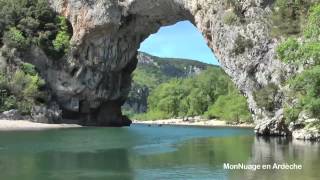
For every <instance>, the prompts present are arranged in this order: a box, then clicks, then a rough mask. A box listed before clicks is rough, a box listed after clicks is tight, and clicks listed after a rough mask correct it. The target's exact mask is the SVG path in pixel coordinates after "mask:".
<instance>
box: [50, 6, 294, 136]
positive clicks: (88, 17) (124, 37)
mask: <svg viewBox="0 0 320 180" xmlns="http://www.w3.org/2000/svg"><path fill="white" fill-rule="evenodd" d="M49 2H50V3H51V7H52V8H53V9H54V10H55V11H57V12H58V13H60V14H62V15H64V16H65V17H67V18H68V19H69V20H70V22H71V24H72V27H73V33H74V34H73V37H72V40H71V41H72V48H71V50H70V52H69V53H68V56H67V57H66V58H65V59H64V60H61V61H63V63H60V64H63V66H61V65H60V66H59V67H55V68H50V69H49V70H48V71H47V72H46V74H48V75H47V80H48V82H49V84H50V87H51V88H52V91H53V92H54V93H55V95H56V97H57V99H58V102H59V104H60V106H61V107H62V108H63V109H64V111H65V112H70V114H71V115H77V114H79V113H83V114H90V116H91V119H96V120H97V122H96V123H98V124H100V125H122V124H123V123H124V124H126V123H128V122H126V120H125V118H122V115H121V110H120V106H121V105H122V104H123V103H124V102H125V99H126V97H127V96H128V93H129V90H130V84H131V73H132V72H133V71H134V69H135V67H136V64H137V58H136V56H137V49H138V48H139V44H140V43H141V42H142V41H143V40H144V39H146V38H147V37H148V36H149V35H150V34H152V33H155V32H156V31H157V30H158V29H159V28H160V27H161V26H165V25H170V24H173V23H176V22H178V21H181V20H189V21H190V22H192V23H193V24H194V25H195V26H196V27H197V28H198V29H199V31H200V32H201V33H202V34H203V36H204V37H205V39H206V40H207V44H208V46H209V47H210V48H211V49H212V51H213V52H214V54H215V55H216V56H217V57H218V59H219V62H220V64H221V65H222V67H223V69H224V70H225V71H226V73H227V74H228V75H229V76H230V77H231V78H232V80H233V81H234V83H235V84H236V85H237V87H238V88H239V89H240V90H241V91H242V92H243V93H244V94H245V95H246V97H247V98H248V103H249V107H250V109H251V111H252V113H253V115H254V119H255V122H256V123H257V124H258V125H259V124H262V125H261V126H258V127H257V132H258V133H263V134H268V133H269V134H275V135H281V134H282V135H285V134H286V133H287V131H286V128H285V127H284V126H282V123H281V122H282V106H281V104H282V100H283V95H282V93H281V88H280V83H281V81H282V80H283V79H286V77H287V76H288V74H290V73H291V72H290V68H288V67H287V66H286V65H284V64H282V63H281V62H280V61H278V60H277V59H276V57H275V47H276V45H277V40H275V39H272V38H271V35H270V29H269V27H270V26H269V24H270V22H269V19H270V18H268V17H269V15H270V13H271V10H270V6H271V5H272V2H273V1H270V0H239V1H236V2H235V3H230V2H228V1H225V0H161V1H160V0H119V1H115V0H95V1H93V0H82V1H78V0H49ZM270 84H273V85H275V86H276V87H277V88H278V89H279V90H277V91H276V93H274V94H273V106H274V107H273V108H272V109H266V108H265V107H261V106H258V105H257V103H256V101H255V98H254V93H255V92H256V91H258V90H259V89H263V88H264V87H268V85H270ZM92 117H94V118H92ZM123 119H124V120H123ZM122 121H124V122H122ZM270 130H272V131H270Z"/></svg>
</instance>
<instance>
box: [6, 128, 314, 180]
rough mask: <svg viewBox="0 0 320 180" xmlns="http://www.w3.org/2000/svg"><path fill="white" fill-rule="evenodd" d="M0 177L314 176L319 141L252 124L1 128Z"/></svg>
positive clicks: (51, 179) (45, 179)
mask: <svg viewBox="0 0 320 180" xmlns="http://www.w3.org/2000/svg"><path fill="white" fill-rule="evenodd" d="M0 147H1V149H0V172H1V173H0V179H1V180H2V179H4V180H20V179H21V180H22V179H23V180H65V179H67V180H88V179H90V180H92V179H93V180H100V179H101V180H102V179H103V180H105V179H108V180H109V179H111V180H112V179H120V180H133V179H134V180H140V179H148V180H149V179H150V180H153V179H169V180H170V179H188V180H189V179H196V180H198V179H200V180H201V179H222V180H223V179H237V180H238V179H252V180H256V179H259V180H260V179H272V180H273V179H290V180H295V179H299V180H300V179H306V180H307V179H308V180H318V179H320V173H319V170H318V169H319V168H320V146H319V144H318V143H310V142H303V141H294V140H290V139H284V138H259V137H255V136H253V135H252V130H246V129H232V128H217V129H202V128H176V127H162V128H155V127H153V128H149V127H141V126H140V127H133V128H130V129H82V130H63V131H44V132H11V133H0ZM224 163H230V164H236V163H245V164H261V165H262V164H273V163H296V164H302V165H303V170H302V171H301V170H296V171H292V170H282V171H281V170H257V171H250V170H226V169H223V164H224Z"/></svg>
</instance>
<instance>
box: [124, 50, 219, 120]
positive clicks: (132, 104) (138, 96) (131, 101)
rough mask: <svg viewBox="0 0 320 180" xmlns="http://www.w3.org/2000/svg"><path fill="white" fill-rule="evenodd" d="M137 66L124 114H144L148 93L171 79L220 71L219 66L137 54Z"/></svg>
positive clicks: (141, 53)
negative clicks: (215, 70) (211, 69)
mask: <svg viewBox="0 0 320 180" xmlns="http://www.w3.org/2000/svg"><path fill="white" fill-rule="evenodd" d="M137 57H138V66H137V69H136V70H135V71H134V73H133V83H132V89H131V92H130V94H129V98H128V99H127V101H126V104H125V105H124V106H123V110H124V112H126V113H130V114H132V113H144V112H146V111H147V99H148V96H149V94H150V92H151V91H152V90H153V89H154V88H155V87H157V86H158V85H160V84H161V83H164V82H167V81H169V80H171V79H173V78H186V77H190V76H194V75H198V74H200V73H201V72H202V71H203V70H206V69H207V68H208V67H212V68H214V69H217V71H220V70H221V68H220V67H219V66H215V65H210V64H206V63H202V62H199V61H194V60H188V59H176V58H160V57H156V56H152V55H150V54H147V53H144V52H139V54H138V56H137Z"/></svg>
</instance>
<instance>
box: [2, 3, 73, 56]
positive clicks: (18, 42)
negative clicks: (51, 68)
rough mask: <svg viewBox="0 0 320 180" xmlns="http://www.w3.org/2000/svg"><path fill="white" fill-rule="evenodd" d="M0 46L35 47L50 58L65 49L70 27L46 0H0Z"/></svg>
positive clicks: (22, 49)
mask: <svg viewBox="0 0 320 180" xmlns="http://www.w3.org/2000/svg"><path fill="white" fill-rule="evenodd" d="M0 17H1V19H0V45H3V44H5V45H7V46H9V47H10V48H17V49H18V50H20V51H24V50H28V49H29V48H31V47H32V46H38V47H40V48H42V49H43V50H44V52H45V53H46V54H47V55H48V56H50V57H52V58H54V59H59V58H61V57H62V56H63V55H64V54H65V52H66V51H67V50H68V48H69V41H70V38H71V36H72V28H71V26H70V24H69V23H68V21H67V20H66V18H64V17H62V16H58V15H57V14H56V13H55V12H53V10H52V9H51V8H50V7H49V3H48V1H47V0H0Z"/></svg>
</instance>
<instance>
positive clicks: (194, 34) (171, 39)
mask: <svg viewBox="0 0 320 180" xmlns="http://www.w3.org/2000/svg"><path fill="white" fill-rule="evenodd" d="M139 51H143V52H146V53H149V54H152V55H155V56H159V57H173V58H185V59H194V60H198V61H202V62H205V63H210V64H218V61H217V59H216V58H215V56H214V55H213V53H212V51H211V50H210V49H209V47H208V46H207V44H206V41H205V40H204V38H203V37H202V35H201V33H200V32H199V31H198V30H197V29H196V27H194V26H193V25H192V24H191V23H190V22H189V21H181V22H178V23H176V24H175V25H172V26H165V27H162V28H160V30H159V31H158V32H157V33H155V34H152V35H150V36H149V37H148V38H147V39H146V40H145V41H143V42H142V43H141V46H140V49H139Z"/></svg>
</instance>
